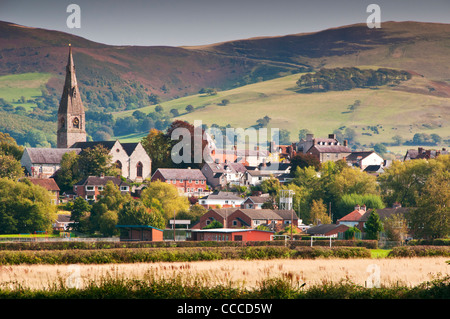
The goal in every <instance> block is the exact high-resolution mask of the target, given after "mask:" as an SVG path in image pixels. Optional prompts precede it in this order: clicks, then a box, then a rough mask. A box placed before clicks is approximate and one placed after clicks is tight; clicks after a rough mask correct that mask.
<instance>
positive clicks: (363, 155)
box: [346, 151, 384, 170]
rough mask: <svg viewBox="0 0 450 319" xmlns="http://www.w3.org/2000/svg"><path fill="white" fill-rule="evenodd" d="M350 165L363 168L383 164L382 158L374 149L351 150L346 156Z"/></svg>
mask: <svg viewBox="0 0 450 319" xmlns="http://www.w3.org/2000/svg"><path fill="white" fill-rule="evenodd" d="M346 161H347V163H348V164H349V165H350V166H354V167H358V168H360V169H361V170H365V169H366V168H367V167H369V166H378V167H380V166H383V164H384V159H383V158H382V157H381V156H380V155H378V154H377V153H376V152H374V151H362V152H352V153H351V154H350V155H348V156H347V158H346Z"/></svg>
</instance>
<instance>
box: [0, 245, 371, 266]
mask: <svg viewBox="0 0 450 319" xmlns="http://www.w3.org/2000/svg"><path fill="white" fill-rule="evenodd" d="M317 257H325V258H328V257H339V258H370V251H369V250H368V249H366V248H364V247H334V248H324V247H296V248H295V249H291V248H289V247H284V246H283V247H276V246H261V247H209V248H207V247H192V248H127V249H123V248H122V249H95V250H75V249H72V250H43V251H32V250H23V251H18V250H16V251H6V250H3V251H0V265H18V264H77V263H78V264H106V263H134V262H173V261H178V262H188V261H203V260H220V259H248V260H252V259H275V258H317Z"/></svg>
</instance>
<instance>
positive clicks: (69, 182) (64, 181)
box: [55, 151, 81, 192]
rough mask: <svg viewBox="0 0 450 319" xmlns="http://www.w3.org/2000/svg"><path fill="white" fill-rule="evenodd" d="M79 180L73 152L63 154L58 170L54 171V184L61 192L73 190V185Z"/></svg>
mask: <svg viewBox="0 0 450 319" xmlns="http://www.w3.org/2000/svg"><path fill="white" fill-rule="evenodd" d="M80 180H81V174H79V171H78V155H77V153H76V152H75V151H71V152H67V153H65V154H63V156H62V159H61V163H60V168H59V170H57V171H56V174H55V182H56V183H57V184H58V186H59V188H60V189H61V191H62V192H64V191H69V190H72V189H73V185H75V184H76V183H77V182H79V181H80Z"/></svg>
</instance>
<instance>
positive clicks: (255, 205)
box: [242, 194, 272, 209]
mask: <svg viewBox="0 0 450 319" xmlns="http://www.w3.org/2000/svg"><path fill="white" fill-rule="evenodd" d="M271 200H272V199H271V198H270V196H269V194H263V195H260V196H248V197H247V198H246V199H245V201H244V202H243V203H242V208H245V209H262V205H263V204H264V203H268V202H271Z"/></svg>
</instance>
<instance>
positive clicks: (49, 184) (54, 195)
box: [28, 177, 60, 205]
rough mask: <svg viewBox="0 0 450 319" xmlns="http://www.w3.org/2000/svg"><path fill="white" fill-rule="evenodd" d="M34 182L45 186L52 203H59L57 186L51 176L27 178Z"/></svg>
mask: <svg viewBox="0 0 450 319" xmlns="http://www.w3.org/2000/svg"><path fill="white" fill-rule="evenodd" d="M28 180H29V181H30V182H31V183H32V184H34V185H38V186H41V187H43V188H45V189H46V190H47V191H48V192H49V193H50V201H51V203H52V204H54V205H59V191H60V189H59V187H58V184H56V182H55V180H54V179H53V178H31V177H30V178H28Z"/></svg>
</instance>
